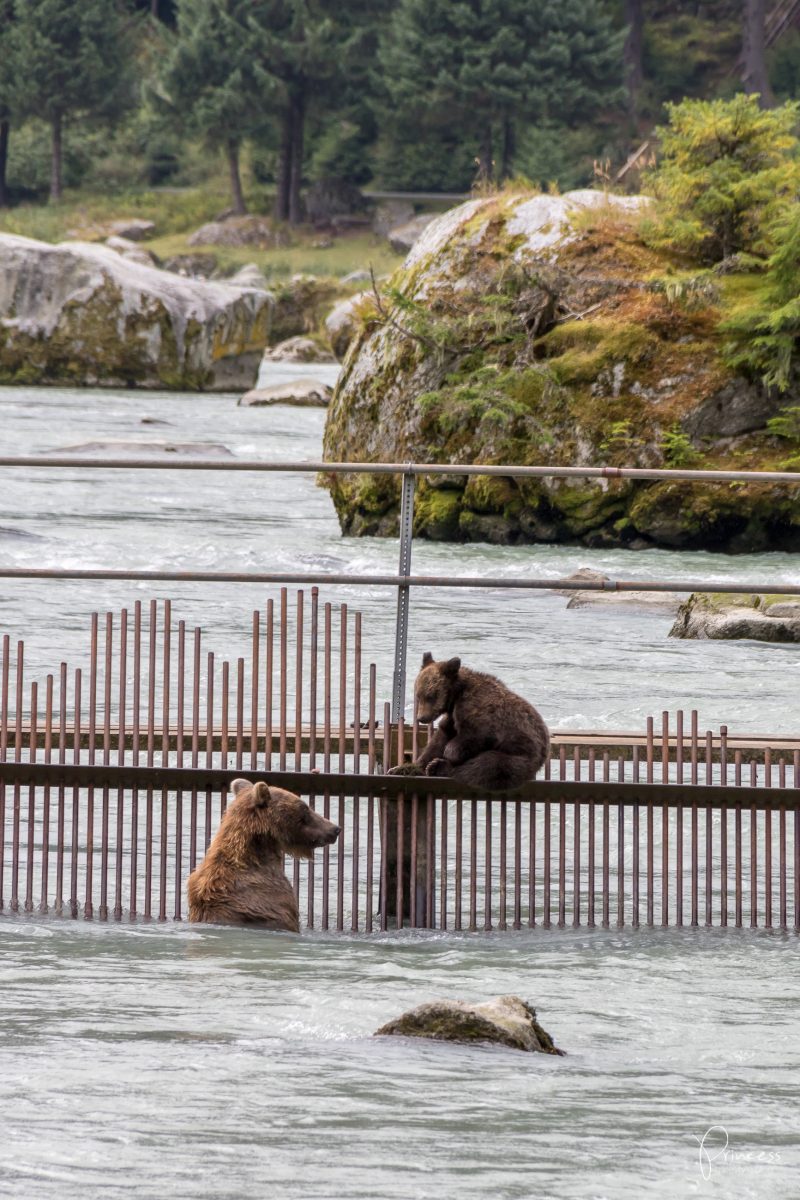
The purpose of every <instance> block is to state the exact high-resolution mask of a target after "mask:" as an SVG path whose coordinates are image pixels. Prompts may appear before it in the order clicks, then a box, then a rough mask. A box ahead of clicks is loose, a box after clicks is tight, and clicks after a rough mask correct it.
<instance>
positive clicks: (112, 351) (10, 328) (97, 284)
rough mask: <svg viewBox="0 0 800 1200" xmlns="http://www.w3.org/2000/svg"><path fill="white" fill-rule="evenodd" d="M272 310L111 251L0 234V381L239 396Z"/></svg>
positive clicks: (252, 372)
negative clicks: (204, 391)
mask: <svg viewBox="0 0 800 1200" xmlns="http://www.w3.org/2000/svg"><path fill="white" fill-rule="evenodd" d="M272 307H273V302H272V299H271V297H270V296H269V295H268V294H267V293H265V292H263V291H259V290H255V289H248V288H242V287H229V286H227V285H225V284H221V283H207V282H204V281H200V280H197V279H185V278H182V277H181V276H178V275H175V274H172V273H171V272H168V271H161V270H158V269H157V268H155V267H151V266H144V265H141V264H139V263H134V262H130V261H129V260H127V259H125V258H123V257H121V256H120V255H119V254H116V253H115V252H114V251H113V250H112V249H109V248H108V247H106V246H97V245H93V244H88V243H80V242H67V243H63V244H61V245H58V246H51V245H48V244H46V243H44V242H36V241H32V240H31V239H29V238H22V237H15V236H12V235H11V234H0V383H17V384H48V383H60V384H72V385H80V384H94V385H99V386H108V387H120V386H122V387H142V388H178V389H182V390H194V389H209V390H217V391H221V390H224V391H227V390H236V391H242V390H243V389H244V388H247V387H251V386H252V385H253V383H254V382H255V379H256V374H257V371H258V365H259V363H260V361H261V355H262V353H263V350H264V346H265V345H266V343H267V338H268V335H269V330H270V321H271V316H272Z"/></svg>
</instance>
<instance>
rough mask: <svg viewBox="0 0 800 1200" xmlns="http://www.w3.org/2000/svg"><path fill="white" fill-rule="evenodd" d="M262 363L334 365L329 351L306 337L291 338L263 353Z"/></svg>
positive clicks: (333, 359)
mask: <svg viewBox="0 0 800 1200" xmlns="http://www.w3.org/2000/svg"><path fill="white" fill-rule="evenodd" d="M263 361H264V362H293V363H334V362H336V359H335V358H334V357H333V355H332V354H331V352H330V350H325V349H324V348H323V347H322V346H318V345H317V343H316V342H315V341H313V340H312V339H311V338H307V337H302V336H298V337H291V338H287V339H286V340H285V341H284V342H278V345H277V346H272V347H269V348H268V349H266V350H265V351H264V359H263Z"/></svg>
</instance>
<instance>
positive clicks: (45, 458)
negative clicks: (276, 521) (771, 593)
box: [0, 453, 800, 484]
mask: <svg viewBox="0 0 800 1200" xmlns="http://www.w3.org/2000/svg"><path fill="white" fill-rule="evenodd" d="M0 467H36V468H39V467H46V468H50V467H69V468H71V469H79V470H98V469H99V470H126V471H258V472H268V473H278V474H304V473H305V474H313V475H316V474H318V473H322V474H328V475H342V474H345V475H415V476H419V475H466V476H469V475H481V476H484V475H485V476H490V477H491V476H494V477H497V476H499V477H501V478H505V477H508V478H509V479H575V478H579V479H664V480H686V481H693V480H694V481H701V480H704V481H708V482H718V483H731V482H737V481H738V482H742V483H748V482H749V483H795V484H800V472H797V471H708V470H691V471H690V470H678V469H672V468H670V469H660V468H649V467H605V466H600V467H588V466H587V467H583V466H581V467H566V466H564V467H561V466H541V467H521V466H517V465H515V464H507V465H506V464H500V465H498V464H496V463H491V464H490V463H470V464H462V463H413V462H407V463H364V462H360V463H348V462H324V461H317V462H315V461H300V462H280V461H276V462H270V461H264V460H262V459H235V458H217V459H214V458H191V457H189V456H186V457H183V456H182V457H181V458H174V457H173V458H168V459H161V458H155V457H152V458H147V457H141V458H136V457H134V456H131V457H130V458H105V459H103V458H93V457H89V456H87V455H80V454H66V453H62V454H41V455H39V454H37V455H33V454H28V455H10V454H6V455H3V456H2V457H0Z"/></svg>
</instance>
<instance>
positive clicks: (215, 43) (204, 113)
mask: <svg viewBox="0 0 800 1200" xmlns="http://www.w3.org/2000/svg"><path fill="white" fill-rule="evenodd" d="M270 7H271V6H270V5H269V4H267V3H261V2H260V0H179V4H178V13H177V19H178V37H177V40H176V42H175V46H174V49H173V52H172V54H171V56H170V57H169V59H168V61H167V64H166V67H165V71H164V75H163V83H164V87H165V88H166V92H167V96H168V100H169V103H170V104H171V106H172V109H173V111H174V112H175V114H176V116H177V119H178V122H179V124H180V125H182V126H183V127H184V128H186V129H187V130H188V131H189V132H190V133H194V134H197V135H199V136H200V137H202V138H203V140H204V141H205V142H206V144H207V145H208V146H209V147H210V148H212V149H213V150H222V151H224V153H225V157H226V160H227V164H228V174H229V177H230V185H231V196H232V200H233V208H234V211H235V212H237V213H244V212H246V211H247V208H246V205H245V199H244V192H243V189H242V181H241V175H240V171H239V156H240V152H241V147H242V143H243V142H244V141H245V140H246V138H248V137H249V136H251V134H252V133H253V132H254V131H255V130H256V129H257V128H258V126H259V124H260V123H262V122H263V120H264V104H265V101H266V100H267V99H268V98H269V96H270V94H271V93H272V91H273V90H274V87H275V81H274V80H273V79H271V78H270V77H269V76H267V75H265V73H264V72H263V70H262V69H261V68H260V66H259V63H258V61H257V37H256V32H255V31H256V30H257V29H258V27H259V25H260V23H261V21H262V20H265V19H267V17H268V10H269V8H270Z"/></svg>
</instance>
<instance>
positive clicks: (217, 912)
mask: <svg viewBox="0 0 800 1200" xmlns="http://www.w3.org/2000/svg"><path fill="white" fill-rule="evenodd" d="M232 788H233V792H234V796H235V799H234V800H233V802H232V803H231V804H230V805H229V807H228V809H227V811H226V813H225V815H224V817H223V818H222V821H221V822H220V826H219V829H218V830H217V832H216V834H215V835H214V838H213V840H212V842H211V845H210V846H209V847H208V851H207V853H206V856H205V858H204V859H203V861H202V862H201V863H200V866H199V867H197V869H196V870H194V871H193V872H192V874H191V875H190V876H189V884H188V892H189V920H190V921H211V922H213V923H215V924H222V925H257V926H260V927H261V928H263V929H286V930H289V931H290V932H291V933H298V932H299V930H300V922H299V915H298V911H297V901H296V900H295V898H294V891H293V890H292V886H291V884H290V883H289V880H288V879H287V878H286V876H285V874H284V871H283V856H284V854H291V855H292V857H293V858H312V857H313V855H314V851H315V850H316V849H318V847H320V846H330V845H331V844H332V843H333V842H335V841H336V839H337V837H338V836H339V826H338V825H334V824H333V823H332V822H331V821H327V820H326V819H325V818H324V817H323V816H321V815H320V814H319V813H317V812H314V810H313V809H311V808H309V807H308V805H307V804H306V803H305V802H304V801H303V800H301V799H300V797H299V796H295V795H294V794H293V793H292V792H284V791H282V789H281V788H271V787H268V786H267V784H266V783H256V784H252V783H250V782H248V780H246V779H235V780H234V781H233V784H232Z"/></svg>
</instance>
